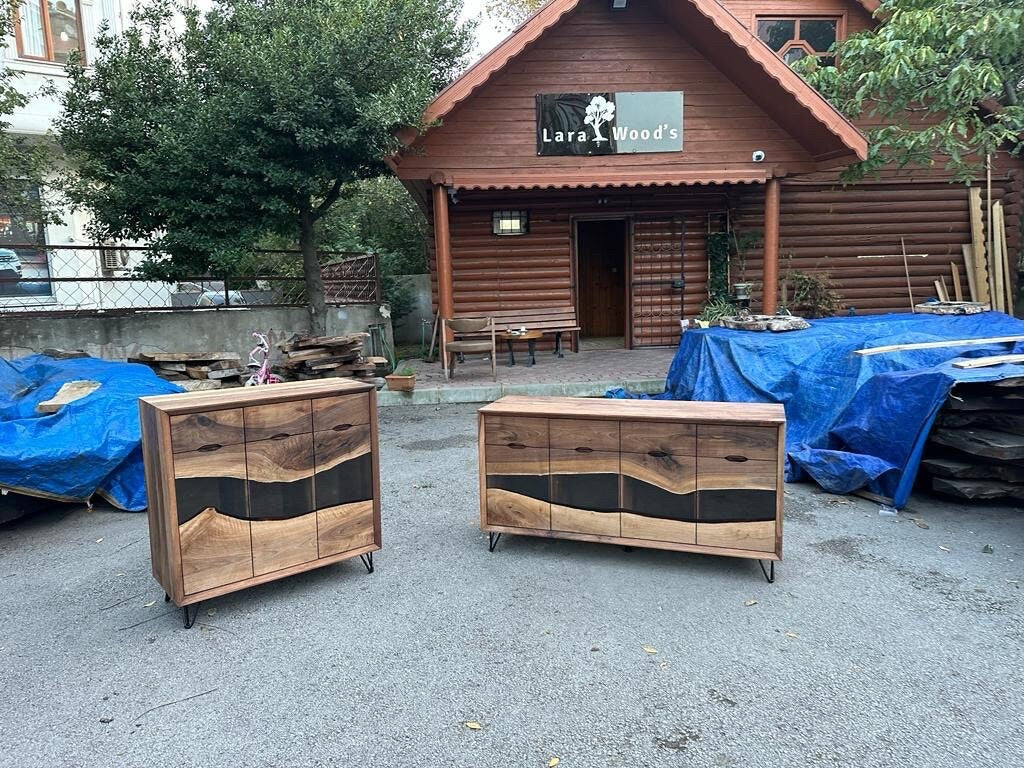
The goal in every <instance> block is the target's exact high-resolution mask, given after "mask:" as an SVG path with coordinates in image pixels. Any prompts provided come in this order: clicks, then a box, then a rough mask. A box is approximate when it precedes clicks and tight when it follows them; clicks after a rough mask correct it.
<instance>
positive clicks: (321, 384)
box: [142, 378, 373, 416]
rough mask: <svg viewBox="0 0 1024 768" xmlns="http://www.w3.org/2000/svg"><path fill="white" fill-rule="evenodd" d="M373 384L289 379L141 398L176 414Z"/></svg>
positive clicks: (363, 388)
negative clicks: (273, 382) (280, 382)
mask: <svg viewBox="0 0 1024 768" xmlns="http://www.w3.org/2000/svg"><path fill="white" fill-rule="evenodd" d="M372 389H373V385H372V384H369V383H366V382H362V381H354V380H352V379H337V378H332V379H320V380H317V381H288V382H284V383H282V384H274V385H273V386H269V387H239V388H233V389H219V390H213V391H209V392H183V393H181V394H174V395H154V396H152V397H145V398H142V399H143V400H144V401H145V402H146V403H148V404H149V405H152V406H153V407H154V408H157V409H158V410H159V411H161V412H162V413H166V414H168V415H169V416H175V415H179V414H183V413H198V412H199V411H204V412H205V411H215V410H220V409H222V408H232V407H237V406H252V405H258V404H264V403H280V402H284V401H286V400H298V399H309V398H312V397H326V396H331V395H341V394H350V393H354V392H370V391H371V390H372Z"/></svg>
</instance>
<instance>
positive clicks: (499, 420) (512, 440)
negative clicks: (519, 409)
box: [481, 409, 548, 448]
mask: <svg viewBox="0 0 1024 768" xmlns="http://www.w3.org/2000/svg"><path fill="white" fill-rule="evenodd" d="M481 410H482V409H481ZM484 434H485V439H486V441H487V445H495V446H509V445H522V446H526V447H527V448H547V447H548V420H547V419H537V418H523V417H518V416H493V417H492V416H488V417H486V418H485V419H484Z"/></svg>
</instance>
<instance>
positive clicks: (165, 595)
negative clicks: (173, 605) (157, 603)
mask: <svg viewBox="0 0 1024 768" xmlns="http://www.w3.org/2000/svg"><path fill="white" fill-rule="evenodd" d="M164 602H165V603H169V602H171V596H170V595H168V594H167V593H166V592H164Z"/></svg>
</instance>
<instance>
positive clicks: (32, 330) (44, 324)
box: [0, 304, 394, 362]
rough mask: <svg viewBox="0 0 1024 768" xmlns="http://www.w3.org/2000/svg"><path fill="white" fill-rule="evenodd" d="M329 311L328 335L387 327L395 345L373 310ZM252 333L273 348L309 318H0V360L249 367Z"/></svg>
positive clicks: (263, 312) (286, 313)
mask: <svg viewBox="0 0 1024 768" xmlns="http://www.w3.org/2000/svg"><path fill="white" fill-rule="evenodd" d="M327 312H328V315H327V333H328V334H329V335H332V336H333V335H340V334H343V333H353V332H356V331H365V330H366V329H367V326H368V325H370V324H371V323H382V322H383V323H385V328H386V334H387V337H388V343H389V344H392V345H393V343H394V342H393V339H392V334H391V323H390V321H388V320H385V319H384V318H382V317H381V316H380V313H379V311H378V309H377V307H376V306H375V305H372V304H357V305H353V306H350V307H328V310H327ZM253 331H263V332H264V333H267V335H268V336H269V338H270V341H271V343H272V344H273V343H276V342H278V341H283V340H284V339H287V338H289V337H290V336H292V335H293V334H296V333H309V315H308V314H307V312H306V310H305V308H302V307H258V308H241V307H240V308H232V309H209V310H192V311H189V312H139V313H136V314H132V315H118V316H108V317H104V316H83V317H46V316H43V315H41V316H39V317H33V318H24V317H19V318H4V317H3V316H2V315H0V355H2V356H3V357H6V358H8V359H13V358H18V357H24V356H25V355H29V354H32V353H33V352H42V351H43V350H44V349H46V348H47V347H60V348H64V349H83V350H85V351H86V352H88V353H89V354H90V355H92V356H93V357H102V358H106V359H108V360H124V359H126V358H128V357H132V356H134V355H137V354H138V353H140V352H158V351H165V352H235V353H237V354H238V355H240V356H241V358H242V362H245V360H247V359H248V356H249V350H250V349H252V346H253V339H252V336H251V334H252V332H253ZM274 359H276V356H275V358H274Z"/></svg>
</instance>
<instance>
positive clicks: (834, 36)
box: [757, 16, 842, 67]
mask: <svg viewBox="0 0 1024 768" xmlns="http://www.w3.org/2000/svg"><path fill="white" fill-rule="evenodd" d="M841 27H842V18H839V17H821V16H814V17H785V18H774V17H773V18H759V19H758V20H757V36H758V37H759V38H761V40H762V41H763V42H764V43H765V45H767V46H768V47H769V48H771V49H772V50H773V51H775V52H776V53H777V54H779V56H780V57H781V58H782V60H783V61H785V62H786V63H787V64H793V63H795V62H797V61H799V60H800V59H802V58H804V57H805V56H817V57H818V63H819V64H821V65H822V66H825V67H831V66H835V63H836V57H835V56H834V55H833V54H831V53H829V48H831V47H832V46H833V45H834V44H835V43H836V41H837V40H840V39H842V35H841V34H840V31H841Z"/></svg>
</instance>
